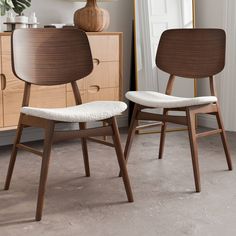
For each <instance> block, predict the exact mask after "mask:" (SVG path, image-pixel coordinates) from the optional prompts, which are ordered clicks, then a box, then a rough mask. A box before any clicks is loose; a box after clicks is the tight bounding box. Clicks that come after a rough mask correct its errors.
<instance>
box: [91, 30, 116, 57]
mask: <svg viewBox="0 0 236 236" xmlns="http://www.w3.org/2000/svg"><path fill="white" fill-rule="evenodd" d="M88 38H89V43H90V47H91V51H92V56H93V58H95V59H98V60H100V61H119V56H120V51H119V49H120V45H119V43H120V39H119V35H118V34H117V35H89V37H88Z"/></svg>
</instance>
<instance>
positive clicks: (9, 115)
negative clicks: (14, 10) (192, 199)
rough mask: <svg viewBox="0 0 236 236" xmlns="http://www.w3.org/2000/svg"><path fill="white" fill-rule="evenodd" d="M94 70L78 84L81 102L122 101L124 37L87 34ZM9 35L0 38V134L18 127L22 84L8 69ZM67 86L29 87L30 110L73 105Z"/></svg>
mask: <svg viewBox="0 0 236 236" xmlns="http://www.w3.org/2000/svg"><path fill="white" fill-rule="evenodd" d="M88 38H89V42H90V46H91V51H92V55H93V60H94V70H93V72H92V73H91V74H90V75H89V76H88V77H86V78H84V79H82V80H80V81H78V86H79V89H80V92H81V96H82V100H83V103H84V102H90V101H94V100H122V81H123V35H122V33H120V32H102V33H88ZM10 39H11V34H10V33H1V34H0V45H1V47H0V54H1V56H0V74H1V77H0V79H1V84H0V86H1V90H0V131H1V130H8V129H14V128H15V127H16V125H17V123H18V118H19V112H20V107H21V102H22V97H23V88H24V82H22V81H20V80H19V79H17V78H16V77H15V76H14V74H13V72H12V65H11V42H10ZM74 104H75V102H74V97H73V94H72V89H71V86H70V84H67V85H60V86H50V87H44V86H32V92H31V100H30V106H34V107H47V108H52V107H54V108H56V107H66V106H72V105H74Z"/></svg>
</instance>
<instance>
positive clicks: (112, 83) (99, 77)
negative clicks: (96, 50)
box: [84, 61, 120, 89]
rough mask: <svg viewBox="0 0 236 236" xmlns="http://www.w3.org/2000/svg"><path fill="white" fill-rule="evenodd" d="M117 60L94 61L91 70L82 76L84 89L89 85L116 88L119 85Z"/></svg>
mask: <svg viewBox="0 0 236 236" xmlns="http://www.w3.org/2000/svg"><path fill="white" fill-rule="evenodd" d="M119 78H120V73H119V62H118V61H117V62H116V61H114V62H113V61H112V62H100V63H98V64H97V63H94V68H93V72H92V73H91V74H90V75H89V76H87V77H86V78H84V81H85V83H86V89H90V87H91V86H98V87H99V88H114V87H115V88H116V87H119Z"/></svg>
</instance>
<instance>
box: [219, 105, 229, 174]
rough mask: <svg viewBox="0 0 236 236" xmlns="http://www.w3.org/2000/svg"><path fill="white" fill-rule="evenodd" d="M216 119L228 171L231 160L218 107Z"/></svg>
mask: <svg viewBox="0 0 236 236" xmlns="http://www.w3.org/2000/svg"><path fill="white" fill-rule="evenodd" d="M216 119H217V123H218V126H219V129H222V132H221V133H220V136H221V141H222V144H223V147H224V151H225V156H226V161H227V164H228V169H229V170H233V165H232V160H231V157H230V153H229V146H228V142H227V138H226V134H225V129H224V125H223V120H222V117H221V113H220V110H219V106H218V112H217V113H216Z"/></svg>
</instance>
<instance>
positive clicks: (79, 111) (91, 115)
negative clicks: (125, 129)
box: [21, 101, 127, 122]
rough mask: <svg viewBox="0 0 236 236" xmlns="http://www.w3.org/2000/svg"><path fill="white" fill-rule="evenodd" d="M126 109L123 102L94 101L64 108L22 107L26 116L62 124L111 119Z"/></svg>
mask: <svg viewBox="0 0 236 236" xmlns="http://www.w3.org/2000/svg"><path fill="white" fill-rule="evenodd" d="M126 109H127V105H126V104H125V103H124V102H119V101H96V102H89V103H84V104H82V105H78V106H72V107H65V108H53V109H50V108H35V107H22V109H21V112H22V113H24V114H26V115H31V116H36V117H41V118H45V119H49V120H55V121H63V122H89V121H99V120H104V119H108V118H111V117H113V116H116V115H119V114H121V112H123V111H125V110H126Z"/></svg>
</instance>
